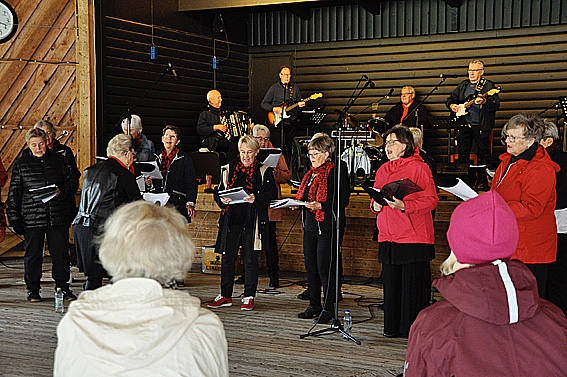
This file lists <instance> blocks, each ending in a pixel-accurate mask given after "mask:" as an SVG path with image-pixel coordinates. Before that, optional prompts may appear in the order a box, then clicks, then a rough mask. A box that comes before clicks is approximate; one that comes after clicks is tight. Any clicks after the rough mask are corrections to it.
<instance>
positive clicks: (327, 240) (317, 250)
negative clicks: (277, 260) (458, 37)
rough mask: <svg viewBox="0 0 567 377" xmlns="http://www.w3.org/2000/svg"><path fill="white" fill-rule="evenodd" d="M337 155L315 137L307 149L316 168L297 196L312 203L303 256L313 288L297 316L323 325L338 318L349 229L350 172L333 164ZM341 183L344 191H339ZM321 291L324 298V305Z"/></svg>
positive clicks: (327, 141)
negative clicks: (342, 249)
mask: <svg viewBox="0 0 567 377" xmlns="http://www.w3.org/2000/svg"><path fill="white" fill-rule="evenodd" d="M334 151H335V143H334V141H333V139H331V137H330V136H329V135H327V134H324V133H318V134H315V135H314V136H313V138H312V139H311V141H310V142H309V145H308V146H307V155H308V156H309V160H310V161H311V165H312V166H311V169H309V171H307V173H305V176H304V177H303V180H302V181H301V185H300V186H299V190H298V191H297V194H296V199H297V200H302V201H305V202H308V204H306V205H305V206H304V207H302V210H303V212H302V215H303V254H304V258H305V270H306V271H307V284H308V285H309V306H308V307H307V309H306V310H305V311H303V312H301V313H299V314H297V316H298V317H299V318H303V319H309V318H316V317H318V318H317V319H315V323H317V322H318V323H321V324H325V323H329V322H330V321H331V319H333V316H334V310H333V309H334V303H335V282H336V264H335V263H336V261H337V258H336V256H337V245H340V244H341V243H342V238H343V235H344V229H345V225H346V217H345V208H346V207H347V205H348V203H349V199H350V190H349V182H348V168H347V166H346V163H344V162H342V161H341V169H340V170H341V174H340V176H339V174H338V170H339V169H337V166H336V165H335V164H334V162H333V161H331V156H332V155H333V153H334ZM337 180H339V183H340V188H341V189H340V190H338V189H337ZM337 201H338V203H337ZM337 204H338V205H337ZM337 208H338V210H339V213H337ZM337 215H338V216H339V242H338V243H337V232H336V224H337V222H336V219H337ZM321 287H322V288H323V294H324V296H323V305H321Z"/></svg>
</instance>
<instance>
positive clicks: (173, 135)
mask: <svg viewBox="0 0 567 377" xmlns="http://www.w3.org/2000/svg"><path fill="white" fill-rule="evenodd" d="M163 137H165V138H166V139H177V135H175V134H165V135H163Z"/></svg>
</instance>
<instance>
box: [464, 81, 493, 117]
mask: <svg viewBox="0 0 567 377" xmlns="http://www.w3.org/2000/svg"><path fill="white" fill-rule="evenodd" d="M498 93H500V87H499V86H497V87H496V88H494V89H490V90H489V91H488V92H486V93H483V94H479V95H478V96H477V97H475V98H473V99H471V100H470V101H467V102H465V103H461V104H460V105H457V107H458V109H457V112H456V113H455V119H457V118H460V117H463V116H465V115H468V113H469V112H468V111H467V110H468V108H469V107H471V106H472V105H474V101H475V100H476V99H477V98H486V97H490V96H493V95H495V94H498Z"/></svg>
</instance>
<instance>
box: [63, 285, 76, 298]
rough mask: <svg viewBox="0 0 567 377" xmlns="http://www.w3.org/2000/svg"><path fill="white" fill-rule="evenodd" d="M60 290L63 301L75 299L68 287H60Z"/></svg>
mask: <svg viewBox="0 0 567 377" xmlns="http://www.w3.org/2000/svg"><path fill="white" fill-rule="evenodd" d="M61 291H62V292H63V301H75V300H76V299H77V296H75V294H74V293H73V292H71V290H70V289H69V287H67V288H61Z"/></svg>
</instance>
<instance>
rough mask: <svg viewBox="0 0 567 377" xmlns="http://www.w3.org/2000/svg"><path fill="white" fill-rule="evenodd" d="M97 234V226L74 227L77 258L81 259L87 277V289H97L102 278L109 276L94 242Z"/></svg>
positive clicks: (100, 284)
mask: <svg viewBox="0 0 567 377" xmlns="http://www.w3.org/2000/svg"><path fill="white" fill-rule="evenodd" d="M96 234H97V232H96V228H95V227H86V226H82V225H79V224H77V225H75V227H74V229H73V236H74V238H75V247H76V248H77V259H80V260H81V264H82V266H83V272H84V273H85V276H86V277H87V285H86V287H87V289H96V288H98V287H100V286H102V278H104V277H106V276H108V273H107V272H106V270H105V269H104V267H103V266H102V263H100V259H98V250H97V248H96V247H95V245H94V244H93V238H94V237H95V236H96Z"/></svg>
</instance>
